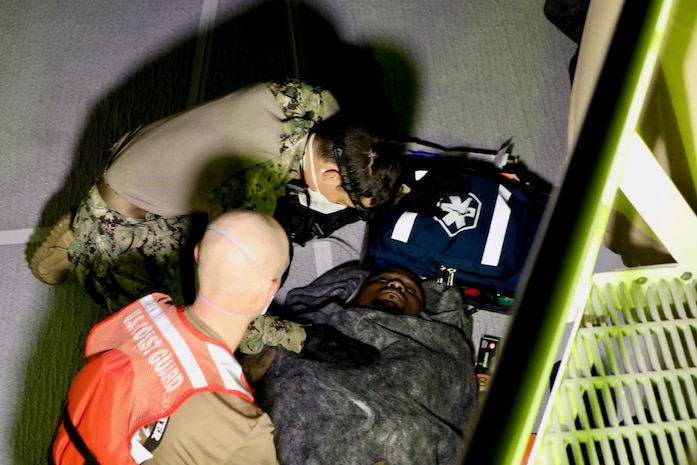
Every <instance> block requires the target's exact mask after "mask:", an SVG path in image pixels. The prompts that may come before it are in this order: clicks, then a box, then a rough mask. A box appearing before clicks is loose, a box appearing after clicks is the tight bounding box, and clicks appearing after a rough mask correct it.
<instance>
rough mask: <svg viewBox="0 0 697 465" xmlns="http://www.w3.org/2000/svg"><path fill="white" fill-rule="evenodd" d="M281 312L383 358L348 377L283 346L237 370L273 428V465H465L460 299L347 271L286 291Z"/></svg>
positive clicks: (468, 370) (403, 274) (465, 357)
mask: <svg viewBox="0 0 697 465" xmlns="http://www.w3.org/2000/svg"><path fill="white" fill-rule="evenodd" d="M283 310H284V312H287V313H288V314H289V315H291V316H292V317H293V318H295V319H297V320H299V321H304V322H308V323H311V324H313V325H329V326H331V327H333V328H335V329H337V330H339V331H340V332H341V333H343V334H345V335H347V336H349V337H352V338H355V339H357V340H359V341H362V342H363V343H366V344H369V345H371V346H373V347H375V348H376V349H377V350H378V351H379V357H377V360H376V361H375V362H373V363H371V364H367V365H365V364H364V365H363V366H356V367H347V366H345V365H337V364H333V363H326V362H322V361H317V360H310V359H307V358H303V357H302V356H299V355H298V354H296V353H293V352H290V351H287V350H285V349H283V348H278V349H270V350H268V351H266V352H265V353H263V354H261V355H259V356H257V357H247V358H245V359H243V360H241V363H242V365H243V366H244V367H245V372H246V374H247V377H248V379H250V381H252V382H253V383H254V387H255V390H256V392H255V395H256V398H257V402H258V403H259V405H260V407H261V408H262V409H263V410H265V411H266V412H268V414H269V415H270V416H271V419H272V421H273V423H274V425H275V428H276V430H275V433H274V441H275V443H276V447H277V453H278V459H279V462H280V463H282V464H284V465H306V464H326V463H341V464H342V465H343V464H346V465H350V464H356V465H361V464H364V465H371V464H375V463H389V464H399V465H408V464H419V465H425V464H438V465H440V464H455V463H460V458H461V454H462V453H463V452H464V447H465V435H466V433H467V427H468V424H469V422H470V420H471V419H472V416H473V413H474V411H475V409H476V399H477V385H476V381H475V374H474V359H473V348H472V341H471V326H470V322H469V319H468V317H467V315H466V314H465V312H464V311H463V305H462V301H461V298H460V295H459V292H458V291H457V289H455V288H447V287H445V286H444V285H442V284H438V283H436V282H435V281H432V280H427V281H424V282H421V280H420V278H419V277H418V276H416V275H414V274H413V273H411V272H410V271H408V270H405V269H403V268H400V267H388V268H386V269H382V270H379V271H378V272H374V273H373V274H370V275H369V273H368V272H367V271H365V270H362V269H361V268H360V267H359V266H358V265H357V264H356V263H353V262H351V263H348V264H344V265H342V266H339V267H337V268H335V269H333V270H330V271H328V272H327V273H325V274H324V275H322V276H320V277H319V278H317V279H316V280H315V281H314V282H312V283H311V284H309V285H308V286H306V287H302V288H297V289H293V290H291V291H290V292H288V294H287V295H286V299H285V303H284V309H283Z"/></svg>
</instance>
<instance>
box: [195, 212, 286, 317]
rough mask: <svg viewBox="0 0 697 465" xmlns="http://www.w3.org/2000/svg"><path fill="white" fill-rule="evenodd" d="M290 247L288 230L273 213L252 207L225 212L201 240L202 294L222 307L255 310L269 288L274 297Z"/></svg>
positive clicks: (245, 312)
mask: <svg viewBox="0 0 697 465" xmlns="http://www.w3.org/2000/svg"><path fill="white" fill-rule="evenodd" d="M288 249H289V244H288V239H287V236H286V233H285V231H284V230H283V228H282V227H281V226H280V225H279V224H278V222H277V221H276V220H275V219H273V218H272V217H270V216H268V215H264V214H261V213H257V212H252V211H248V210H235V211H231V212H227V213H224V214H223V215H221V216H220V217H218V218H217V219H215V221H213V222H212V223H211V224H210V225H209V227H208V229H207V230H206V233H205V234H204V236H203V239H202V240H201V242H200V244H199V249H198V264H199V266H198V273H199V290H200V293H201V294H203V295H204V296H205V297H206V298H207V299H209V300H210V301H211V302H213V303H215V305H217V306H220V307H223V308H225V309H229V310H231V311H234V312H236V313H240V314H243V315H245V314H253V313H254V312H256V311H258V310H259V308H255V307H256V306H257V303H256V302H257V301H259V302H262V301H264V302H265V301H266V297H267V295H268V293H269V289H270V286H271V291H272V292H271V297H273V294H275V292H276V291H277V290H278V286H280V279H281V277H282V276H283V272H284V271H285V268H286V265H287V262H288V256H289V250H288ZM266 303H268V302H266Z"/></svg>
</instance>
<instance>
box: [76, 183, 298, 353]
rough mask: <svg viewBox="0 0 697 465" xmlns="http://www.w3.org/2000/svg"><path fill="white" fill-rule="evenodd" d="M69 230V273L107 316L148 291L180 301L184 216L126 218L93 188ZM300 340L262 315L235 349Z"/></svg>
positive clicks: (293, 329) (293, 327) (292, 346)
mask: <svg viewBox="0 0 697 465" xmlns="http://www.w3.org/2000/svg"><path fill="white" fill-rule="evenodd" d="M72 229H73V235H74V240H73V242H72V244H71V245H70V248H69V251H68V256H69V259H70V267H71V271H72V272H73V273H75V275H76V276H77V278H78V280H79V281H80V283H82V285H83V286H84V287H85V289H86V290H87V292H88V293H89V294H90V296H91V297H92V299H93V300H95V301H96V302H97V303H98V304H100V305H103V306H106V307H107V308H108V309H109V311H110V312H115V311H117V310H119V309H120V308H122V307H124V306H125V305H128V304H130V303H131V302H133V301H135V300H137V299H139V298H141V297H143V296H144V295H147V294H150V293H152V292H164V293H167V294H168V295H170V296H171V297H172V300H173V301H174V302H175V303H177V304H182V303H184V298H183V295H182V294H183V293H182V282H181V271H182V270H181V252H182V250H183V249H184V247H185V246H186V244H187V241H188V240H189V235H190V231H191V217H190V216H188V215H186V216H173V217H162V216H158V215H154V214H151V213H147V214H146V217H145V218H144V219H137V218H130V217H127V216H125V215H122V214H120V213H119V212H117V211H115V210H113V209H112V208H110V207H109V206H108V205H107V204H106V203H105V202H104V200H102V198H101V196H100V195H99V191H98V189H97V186H96V185H95V186H94V187H92V189H90V192H89V194H88V196H87V198H86V199H85V200H84V201H83V202H81V204H80V206H79V207H78V210H77V212H76V215H75V218H74V220H73V225H72ZM304 340H305V330H304V329H303V328H302V327H301V326H300V325H298V324H297V323H294V322H290V321H285V320H280V319H278V318H276V317H273V316H269V315H262V316H259V317H257V319H255V320H254V321H253V322H252V323H251V324H250V325H249V328H248V330H247V332H246V333H245V335H244V337H243V339H242V341H241V342H240V346H239V350H240V351H242V352H244V353H247V354H255V353H259V352H261V351H262V350H263V348H264V346H266V345H271V346H277V345H281V346H283V347H285V348H286V349H288V350H291V351H294V352H299V351H300V350H301V349H302V345H303V342H304Z"/></svg>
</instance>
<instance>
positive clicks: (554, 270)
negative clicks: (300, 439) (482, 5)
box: [462, 0, 673, 465]
mask: <svg viewBox="0 0 697 465" xmlns="http://www.w3.org/2000/svg"><path fill="white" fill-rule="evenodd" d="M596 1H603V0H596ZM672 3H673V2H672V1H669V0H665V1H659V0H656V1H648V0H646V1H639V0H635V1H627V2H626V3H625V6H624V7H623V9H622V12H621V15H620V17H619V20H618V23H617V26H616V29H615V34H614V36H613V39H612V41H611V43H610V48H609V50H608V52H607V56H606V60H605V64H604V66H603V68H602V71H601V74H600V77H599V79H598V83H597V86H596V90H595V92H594V95H593V98H592V100H591V102H590V105H589V107H588V112H587V116H586V118H585V122H584V124H583V127H582V128H581V131H580V133H579V137H578V142H577V144H576V147H575V148H574V150H573V153H572V156H571V157H570V158H569V161H568V165H567V171H566V173H565V176H564V179H563V182H562V183H561V185H560V186H559V188H558V189H557V190H556V192H555V193H554V195H553V200H552V203H551V205H550V207H549V209H548V211H547V214H546V217H545V220H544V222H543V225H542V226H541V232H540V234H539V237H538V238H537V242H536V245H535V247H534V249H533V250H532V251H531V255H530V258H529V260H528V266H527V269H526V273H525V275H524V277H523V279H522V281H521V285H520V288H519V293H518V297H517V300H516V304H515V307H514V318H513V321H512V323H511V326H510V330H509V332H508V334H507V335H506V343H505V346H504V347H503V352H502V353H501V355H500V357H499V360H498V365H497V369H496V374H495V377H494V379H493V383H492V385H491V387H490V389H489V392H488V395H487V400H486V402H485V404H484V405H483V408H482V409H481V411H480V414H479V416H478V418H477V420H476V421H475V424H474V425H473V426H474V429H473V432H472V435H471V437H470V440H469V447H468V451H467V454H466V456H465V457H464V459H463V462H462V463H463V464H465V465H483V464H494V465H508V464H511V465H520V464H521V463H522V462H523V459H524V456H525V451H526V448H527V446H528V442H529V439H530V436H531V433H532V431H533V428H534V424H535V420H536V418H537V416H538V413H539V411H540V407H541V403H542V399H543V398H544V394H545V390H546V389H547V388H548V385H549V380H550V376H551V373H552V369H553V365H554V362H555V358H556V357H557V355H558V353H559V350H560V346H561V343H562V339H563V335H564V331H565V328H566V327H567V321H568V319H569V315H571V312H573V311H574V309H576V308H579V306H581V307H582V306H583V303H584V302H585V299H586V297H587V295H588V292H589V289H590V282H591V276H592V272H593V267H594V264H595V261H596V258H597V255H598V251H599V249H600V245H601V241H602V238H603V233H604V231H605V228H606V226H607V222H608V219H609V215H610V211H611V207H612V202H613V200H614V197H615V193H616V192H617V188H618V186H619V180H620V176H621V173H622V169H623V166H624V163H625V160H626V154H627V151H628V148H629V145H630V142H631V138H632V136H633V135H634V133H635V131H636V127H637V122H638V120H639V116H640V113H641V109H642V107H643V102H644V100H645V97H646V94H647V91H648V88H649V85H650V81H651V77H652V75H653V72H654V69H655V67H656V64H657V58H658V53H659V50H660V48H661V45H662V43H663V39H664V35H665V34H664V33H665V31H664V29H665V27H666V23H667V18H668V16H669V13H670V9H671V8H672Z"/></svg>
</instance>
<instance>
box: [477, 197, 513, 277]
mask: <svg viewBox="0 0 697 465" xmlns="http://www.w3.org/2000/svg"><path fill="white" fill-rule="evenodd" d="M510 198H511V191H509V190H508V189H506V188H505V187H504V186H502V185H500V186H499V195H497V196H496V205H495V206H494V214H493V217H492V218H491V226H490V228H489V234H488V236H487V238H486V245H485V246H484V254H483V255H482V265H490V266H498V264H499V262H500V261H501V252H503V242H504V240H505V239H506V232H507V231H508V224H509V223H510V221H511V207H510V206H509V205H508V199H510Z"/></svg>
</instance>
